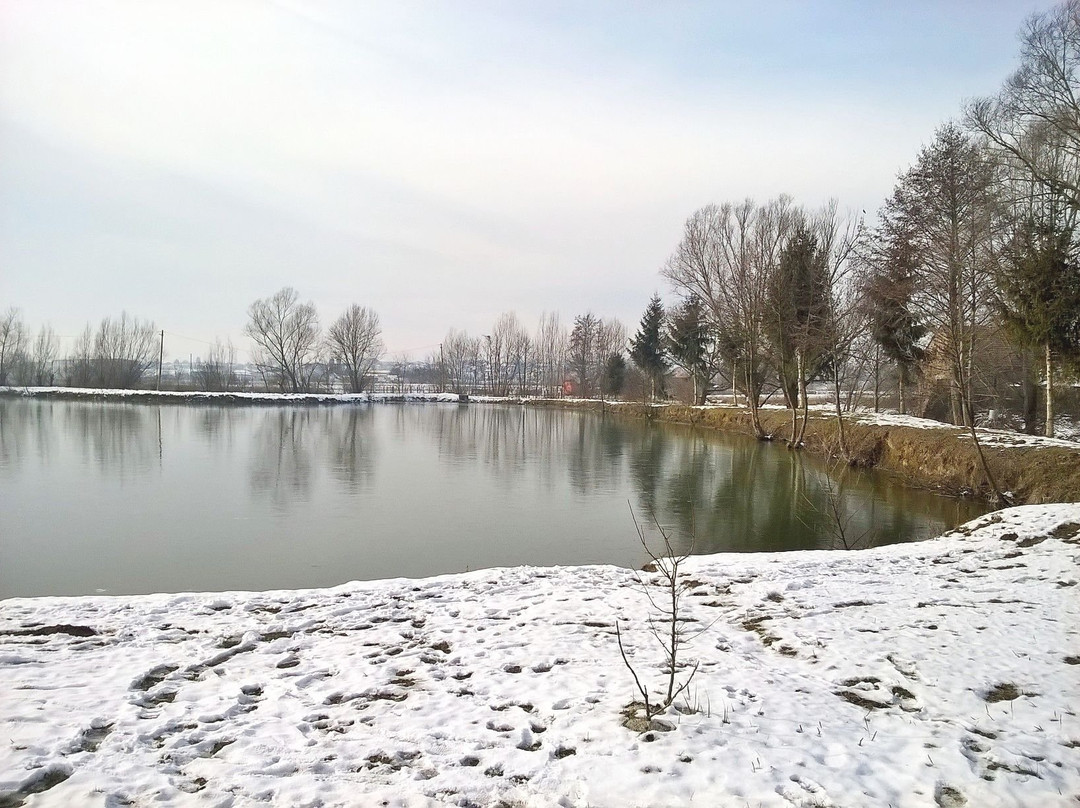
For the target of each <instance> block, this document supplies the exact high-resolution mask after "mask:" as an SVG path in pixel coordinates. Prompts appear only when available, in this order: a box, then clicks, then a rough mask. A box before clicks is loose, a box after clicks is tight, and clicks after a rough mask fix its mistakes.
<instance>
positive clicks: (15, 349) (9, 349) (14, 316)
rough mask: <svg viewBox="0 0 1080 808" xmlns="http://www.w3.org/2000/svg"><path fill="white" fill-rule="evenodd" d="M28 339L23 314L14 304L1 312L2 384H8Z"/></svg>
mask: <svg viewBox="0 0 1080 808" xmlns="http://www.w3.org/2000/svg"><path fill="white" fill-rule="evenodd" d="M25 341H26V327H25V326H24V325H23V321H22V315H21V314H20V312H19V310H18V309H17V308H15V307H14V306H12V307H11V308H9V309H8V310H7V311H5V312H4V313H3V314H0V385H5V384H8V383H9V381H10V378H9V377H11V376H12V375H13V374H12V369H13V368H14V366H15V364H16V359H17V358H18V357H19V356H20V355H21V354H22V352H23V350H24V348H25V346H24V344H23V343H24V342H25Z"/></svg>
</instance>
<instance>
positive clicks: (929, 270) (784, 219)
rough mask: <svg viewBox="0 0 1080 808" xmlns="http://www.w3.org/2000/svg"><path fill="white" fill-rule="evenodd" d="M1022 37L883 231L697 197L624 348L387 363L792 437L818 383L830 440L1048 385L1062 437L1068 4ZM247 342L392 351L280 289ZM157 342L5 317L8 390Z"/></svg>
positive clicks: (368, 379)
mask: <svg viewBox="0 0 1080 808" xmlns="http://www.w3.org/2000/svg"><path fill="white" fill-rule="evenodd" d="M1020 43H1021V52H1020V67H1019V68H1018V69H1017V70H1016V72H1015V73H1014V74H1013V75H1012V76H1010V77H1009V78H1008V79H1007V80H1006V81H1005V83H1004V84H1003V86H1002V88H1001V90H1000V91H999V92H998V93H997V94H996V95H994V96H990V97H986V98H978V99H974V100H972V101H969V102H967V103H966V104H965V105H964V106H963V109H962V113H961V114H960V115H959V116H958V118H957V120H955V121H951V122H947V123H945V124H943V125H942V126H941V127H940V128H939V129H938V130H937V131H936V132H935V133H934V134H933V138H932V140H931V141H930V143H929V144H928V145H926V146H924V147H923V148H922V149H921V150H920V151H919V152H918V154H917V155H916V156H915V159H914V161H913V163H912V165H911V166H910V167H909V168H908V169H906V170H905V171H903V172H902V173H901V174H900V175H899V177H898V179H897V181H896V184H895V187H894V188H893V190H892V192H891V193H890V195H889V196H888V197H887V199H886V200H885V201H884V203H883V205H882V207H881V209H880V211H879V214H878V216H877V217H876V220H875V221H874V222H873V223H871V224H867V223H866V222H865V221H863V220H862V219H861V218H857V217H853V216H850V215H845V214H842V213H841V212H840V209H839V206H838V204H837V203H836V202H835V201H833V202H829V203H828V204H826V205H824V206H822V207H820V208H816V209H810V208H806V207H804V206H800V205H798V204H797V203H796V202H795V200H793V199H792V198H790V197H788V196H783V195H781V196H778V197H776V198H774V199H770V200H766V201H764V202H758V201H755V200H752V199H742V200H734V201H728V202H722V203H718V204H709V205H706V206H704V207H702V208H700V209H699V210H697V211H695V212H694V213H693V214H691V216H690V217H689V218H688V219H687V220H686V223H685V226H684V229H683V233H682V237H681V239H680V241H679V242H678V244H677V245H675V247H674V249H673V251H672V254H671V256H670V258H669V259H668V260H667V262H666V263H665V265H664V266H663V267H662V268H661V272H660V274H661V277H662V278H664V279H665V280H666V281H667V282H668V283H669V284H670V288H671V290H672V291H673V293H674V299H673V300H672V301H671V302H670V303H669V304H668V305H667V306H666V307H665V304H664V302H663V301H662V300H661V298H660V296H659V295H654V296H653V298H652V299H651V300H650V301H649V303H648V306H647V307H646V310H645V312H644V314H643V316H642V319H641V323H640V325H639V328H638V330H637V331H636V332H635V333H634V334H633V335H632V336H630V338H629V339H628V334H627V331H626V329H625V327H624V326H623V325H622V324H621V323H619V322H618V320H616V319H614V318H604V317H600V316H597V315H596V314H594V313H593V312H591V311H589V312H585V313H584V314H579V315H577V316H576V317H574V319H573V320H572V322H569V323H563V322H562V320H561V319H560V315H559V314H557V313H545V314H544V315H543V316H542V317H541V318H540V322H539V324H538V326H537V328H536V329H535V331H533V332H531V333H530V332H529V331H528V330H527V329H526V328H525V327H524V326H523V325H522V324H521V322H520V320H519V319H518V317H517V315H516V314H515V313H513V312H507V313H505V314H503V315H501V316H500V317H499V318H498V319H497V321H496V322H495V323H494V324H493V325H492V327H491V329H490V333H487V334H481V335H470V334H468V333H466V332H464V331H459V330H457V329H453V328H452V329H450V330H449V331H448V333H447V334H446V336H445V338H444V340H443V342H442V344H441V345H440V346H439V350H438V352H437V353H432V354H431V355H429V356H427V357H425V358H423V359H420V360H418V361H412V360H411V359H410V358H408V357H404V356H399V357H396V359H395V364H396V367H397V373H396V375H397V376H398V377H404V376H406V375H411V377H412V379H413V380H414V381H417V382H419V383H423V384H427V385H429V386H433V387H435V388H437V389H442V390H450V391H454V392H458V393H488V394H492V395H500V396H505V395H556V394H559V393H560V392H562V391H568V392H571V393H572V394H573V395H578V396H583V397H613V396H619V395H628V396H631V397H635V398H641V399H642V400H645V401H649V400H658V399H663V398H665V397H666V396H667V395H668V394H669V393H671V392H672V388H675V387H680V388H685V389H684V390H682V391H681V394H682V396H683V397H685V398H686V399H687V400H689V401H692V402H694V403H703V402H704V401H705V398H706V396H707V395H709V394H710V393H717V392H726V393H727V394H728V395H730V396H731V397H732V398H733V399H734V400H735V401H736V402H738V403H741V404H743V405H744V406H745V407H746V408H747V410H748V412H749V416H750V421H751V423H752V425H753V428H754V430H755V431H756V432H757V433H758V434H759V435H762V436H765V429H764V427H763V425H762V422H761V418H760V416H759V412H760V407H761V406H762V404H763V403H764V402H767V401H769V400H770V398H771V397H773V396H776V397H777V400H779V401H781V402H783V403H784V404H785V405H786V406H787V407H788V409H789V410H790V413H791V422H790V435H788V440H789V441H790V442H791V443H792V444H793V445H798V444H799V443H800V442H801V440H802V436H803V434H804V432H805V428H806V423H807V417H808V415H807V413H808V405H809V400H810V395H811V392H810V389H809V388H810V387H811V385H814V386H815V389H817V390H819V391H820V390H821V388H822V386H824V387H825V388H826V389H827V390H828V392H829V397H830V399H831V401H832V403H833V407H834V409H835V412H836V415H837V418H838V421H839V422H840V424H841V428H840V431H841V441H842V440H843V426H842V418H841V415H842V412H843V411H844V410H846V409H850V408H851V407H852V406H854V405H855V404H857V403H858V400H859V397H860V395H862V394H863V393H864V391H866V389H867V388H868V387H872V388H873V395H874V403H875V408H876V407H877V405H878V403H879V398H880V396H881V394H882V386H883V385H884V384H886V383H887V382H889V380H893V382H894V384H895V391H896V392H895V396H896V398H895V401H896V405H897V409H898V410H899V411H900V412H901V413H903V412H905V411H907V410H908V409H909V407H910V406H911V405H912V403H913V402H915V399H916V398H918V399H919V401H918V404H919V410H918V411H919V414H929V415H936V416H937V417H941V418H944V419H948V420H951V421H952V422H954V423H956V424H961V425H967V426H971V427H973V426H974V425H975V423H976V421H977V420H980V419H983V418H985V417H986V415H987V413H988V411H990V410H994V409H1000V408H1003V407H1006V406H1007V405H1006V404H1004V403H1003V397H1004V396H1007V395H1011V393H1008V392H1002V391H1003V390H1005V391H1007V390H1008V389H1011V388H1013V387H1014V386H1015V387H1016V388H1018V389H1021V390H1022V391H1023V398H1024V401H1023V404H1022V405H1021V409H1022V414H1023V420H1024V425H1025V427H1026V428H1027V429H1028V430H1029V431H1030V430H1031V429H1033V428H1034V425H1035V423H1036V420H1037V419H1036V414H1035V413H1034V402H1035V401H1036V393H1037V390H1036V386H1037V385H1041V386H1042V390H1043V394H1042V395H1043V401H1044V404H1045V409H1044V415H1043V417H1042V421H1043V424H1044V429H1045V432H1046V434H1048V435H1052V434H1053V428H1054V399H1055V378H1056V377H1057V376H1060V375H1061V374H1063V373H1066V374H1074V373H1075V372H1076V369H1077V365H1078V364H1080V234H1078V228H1077V215H1078V212H1080V102H1078V100H1077V99H1078V98H1080V93H1078V92H1077V91H1078V89H1080V88H1078V81H1077V75H1076V70H1077V64H1078V62H1080V0H1069V1H1068V2H1066V3H1064V4H1062V5H1061V6H1058V7H1057V8H1055V9H1053V10H1051V11H1049V12H1046V13H1044V14H1038V15H1034V16H1033V17H1031V18H1030V19H1029V20H1028V21H1027V23H1026V25H1025V27H1024V28H1023V30H1022V31H1021V35H1020ZM244 331H245V334H246V336H247V337H248V338H249V339H250V340H251V344H252V346H253V358H254V364H255V366H256V367H257V369H258V373H259V376H260V380H261V383H262V385H263V386H264V387H265V388H266V389H274V390H280V391H283V392H298V391H307V390H323V389H343V390H346V391H350V392H361V391H364V390H365V389H369V388H370V385H371V383H372V379H373V371H374V369H375V367H376V364H377V363H378V362H379V361H380V360H381V359H382V358H383V354H384V353H385V346H384V345H383V343H382V339H381V327H380V323H379V318H378V315H377V314H376V313H375V312H374V311H372V310H371V309H369V308H366V307H363V306H360V305H357V304H352V305H350V306H349V307H348V308H347V309H346V310H345V311H344V312H343V313H342V314H341V315H340V316H339V317H338V318H337V319H336V320H335V321H333V322H332V323H331V324H330V326H329V327H328V328H326V329H325V331H324V330H323V329H322V328H321V327H320V322H319V316H318V313H317V311H316V309H315V306H314V305H313V304H312V303H310V302H307V303H305V302H302V301H301V300H300V297H299V294H298V293H297V292H296V291H295V290H294V289H291V288H285V289H282V290H280V291H279V292H277V293H276V294H274V295H272V296H270V297H267V298H263V299H260V300H257V301H255V302H254V303H252V304H251V306H250V307H249V309H248V322H247V324H246V326H245V329H244ZM154 334H155V330H154V325H153V323H150V322H144V321H141V320H138V319H136V318H130V317H128V316H127V315H126V314H122V315H121V316H120V317H119V318H106V319H105V320H103V321H102V322H101V323H100V325H99V326H98V327H97V328H91V326H89V325H88V326H87V328H86V330H85V331H84V333H83V335H82V336H81V337H80V338H79V340H78V342H77V344H76V347H75V349H74V351H73V352H72V355H71V356H70V357H67V358H66V360H65V361H63V362H60V363H58V362H57V361H56V359H57V341H56V338H55V336H54V335H53V334H52V332H51V329H49V328H48V327H44V328H42V329H41V331H40V332H39V333H38V334H37V336H36V337H34V338H31V336H30V334H29V332H28V330H27V329H26V328H25V327H24V326H23V324H22V322H21V319H20V317H19V315H18V312H17V310H15V309H9V310H8V312H7V313H6V314H5V315H4V317H3V318H2V319H0V384H10V383H15V384H43V383H52V382H62V383H68V384H79V385H97V386H113V387H123V386H135V385H138V384H139V383H140V382H141V381H142V379H143V377H144V376H145V375H146V373H147V372H148V371H149V370H150V368H152V367H153V364H154V359H155V358H156V356H155V354H156V351H155V347H157V346H155V344H154ZM234 354H235V352H234V350H233V349H232V346H231V345H228V344H224V345H223V344H221V343H218V344H216V345H215V346H214V348H213V349H212V350H211V352H210V355H209V356H208V358H207V360H206V361H204V362H202V363H201V367H200V368H199V370H198V373H199V379H198V381H199V382H200V383H201V384H203V385H205V386H206V387H207V389H215V388H225V389H227V388H228V387H229V386H230V385H234V384H235V383H236V381H235V379H234V378H233V377H232V371H231V368H232V365H233V364H234ZM1005 364H1007V365H1009V368H1008V370H1009V373H1010V374H1012V375H1006V374H1005V373H1004V371H1003V370H1002V367H1003V366H1004V365H1005ZM57 367H61V368H62V378H57V370H56V368H57ZM991 377H993V378H991ZM916 390H918V391H919V395H918V396H916V395H915V392H916ZM935 407H936V408H937V409H936V410H935Z"/></svg>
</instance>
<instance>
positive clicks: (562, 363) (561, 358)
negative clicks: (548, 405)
mask: <svg viewBox="0 0 1080 808" xmlns="http://www.w3.org/2000/svg"><path fill="white" fill-rule="evenodd" d="M567 340H568V337H567V333H566V329H565V328H564V327H563V325H562V323H560V321H559V314H558V312H544V314H542V315H541V316H540V325H539V326H538V327H537V330H536V339H535V341H534V342H535V345H536V349H535V351H534V353H535V355H536V359H535V360H534V364H535V366H536V368H537V376H538V378H539V381H540V387H541V390H542V391H543V394H544V395H549V396H550V395H554V394H556V393H557V392H558V391H559V389H560V388H561V387H562V383H563V381H564V379H565V376H566V346H567Z"/></svg>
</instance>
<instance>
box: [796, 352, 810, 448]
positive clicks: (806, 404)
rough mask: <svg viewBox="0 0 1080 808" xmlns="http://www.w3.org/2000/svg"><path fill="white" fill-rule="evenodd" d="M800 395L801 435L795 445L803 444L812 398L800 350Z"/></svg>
mask: <svg viewBox="0 0 1080 808" xmlns="http://www.w3.org/2000/svg"><path fill="white" fill-rule="evenodd" d="M799 396H800V397H801V399H802V423H801V424H800V425H799V435H798V437H797V438H795V446H796V447H801V446H802V445H803V438H805V437H806V422H807V421H809V420H810V398H809V396H807V395H806V366H805V365H803V362H802V352H801V351H800V352H799Z"/></svg>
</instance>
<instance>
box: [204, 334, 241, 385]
mask: <svg viewBox="0 0 1080 808" xmlns="http://www.w3.org/2000/svg"><path fill="white" fill-rule="evenodd" d="M235 366H236V348H234V347H233V344H232V341H231V340H227V341H225V342H222V341H221V340H215V341H214V344H213V346H212V347H211V348H210V353H209V354H208V355H207V357H206V359H205V360H203V362H202V363H201V364H200V365H199V366H198V367H197V368H195V370H194V377H195V383H196V384H197V385H198V387H199V389H200V390H215V391H227V390H235V389H236V388H237V387H238V383H237V380H236V373H235V371H234V368H235Z"/></svg>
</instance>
